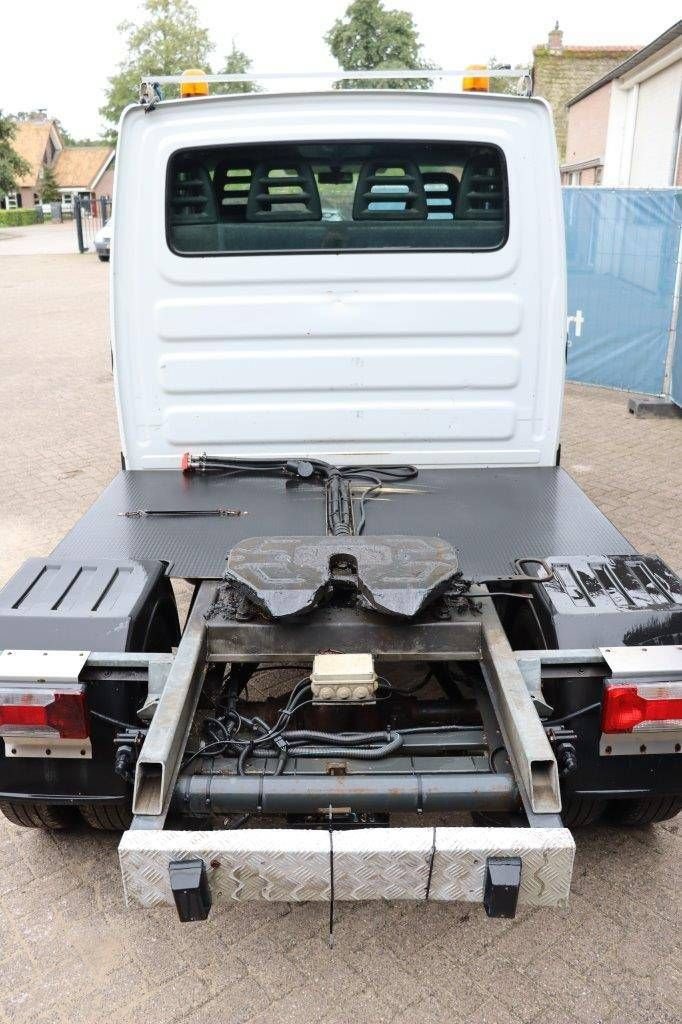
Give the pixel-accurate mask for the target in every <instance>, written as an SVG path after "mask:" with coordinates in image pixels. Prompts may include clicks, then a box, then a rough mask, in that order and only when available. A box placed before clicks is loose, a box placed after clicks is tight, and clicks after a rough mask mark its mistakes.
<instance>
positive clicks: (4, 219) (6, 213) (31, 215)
mask: <svg viewBox="0 0 682 1024" xmlns="http://www.w3.org/2000/svg"><path fill="white" fill-rule="evenodd" d="M36 220H37V214H36V211H35V210H0V228H2V227H4V228H21V227H25V226H26V225H27V224H35V223H36Z"/></svg>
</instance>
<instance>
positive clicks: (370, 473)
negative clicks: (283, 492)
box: [185, 454, 419, 535]
mask: <svg viewBox="0 0 682 1024" xmlns="http://www.w3.org/2000/svg"><path fill="white" fill-rule="evenodd" d="M185 471H186V472H195V473H212V474H220V475H221V476H250V475H259V474H262V475H265V476H283V477H288V478H290V479H298V480H301V481H304V482H305V481H308V482H310V483H314V482H321V483H323V484H324V485H325V486H334V487H336V484H337V483H339V482H341V481H346V482H348V483H353V482H355V481H362V482H363V483H369V484H370V485H371V486H370V487H368V488H366V489H365V491H364V492H363V493H362V494H361V495H360V497H359V498H358V502H357V507H358V514H357V519H356V522H355V524H354V525H355V531H354V532H355V534H356V535H359V534H361V533H362V531H363V530H364V528H365V522H366V519H367V510H366V504H367V501H368V500H370V499H371V498H373V497H375V496H376V495H377V494H379V493H380V491H381V489H382V487H383V486H384V485H385V484H387V483H403V482H405V481H406V480H414V479H415V477H417V476H418V474H419V470H418V469H417V467H416V466H412V465H408V464H404V465H400V464H399V465H387V466H383V465H374V464H369V465H358V466H334V465H332V464H331V463H330V462H324V461H323V460H321V459H255V460H242V459H230V458H227V457H223V456H220V455H206V454H203V455H199V456H192V457H189V458H188V459H187V462H186V466H185ZM332 507H333V510H334V513H333V516H332V518H334V519H335V520H338V521H335V522H333V523H332V524H331V525H332V532H335V531H334V528H336V529H337V530H338V531H339V533H341V534H343V533H350V531H351V526H350V520H351V516H350V514H349V513H350V510H349V509H346V508H345V500H344V496H343V495H342V494H341V493H340V491H339V490H338V488H336V492H335V494H334V501H333V502H332Z"/></svg>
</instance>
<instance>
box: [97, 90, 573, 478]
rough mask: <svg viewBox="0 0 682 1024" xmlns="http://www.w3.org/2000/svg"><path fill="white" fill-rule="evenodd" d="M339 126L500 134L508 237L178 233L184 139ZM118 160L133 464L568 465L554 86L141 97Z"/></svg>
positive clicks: (129, 459) (116, 313)
mask: <svg viewBox="0 0 682 1024" xmlns="http://www.w3.org/2000/svg"><path fill="white" fill-rule="evenodd" d="M329 138H334V139H335V140H339V139H349V140H362V139H396V138H399V139H414V140H416V141H418V140H422V141H435V142H438V141H461V142H480V143H490V144H493V145H496V146H499V147H500V148H501V149H502V150H503V152H504V155H505V159H506V164H507V173H508V186H509V208H510V224H509V238H508V241H507V242H506V244H505V245H504V246H503V247H502V248H501V249H499V250H497V251H495V252H474V253H464V252H446V251H440V252H346V253H340V254H336V253H333V252H331V251H330V252H320V253H317V254H313V255H311V254H307V255H298V254H291V253H288V254H281V255H260V254H256V255H248V256H214V257H194V258H185V257H181V256H178V255H175V254H174V253H173V252H171V251H170V249H169V248H168V246H167V244H166V237H165V196H164V189H165V179H166V170H167V166H168V161H169V159H170V157H171V156H172V154H173V153H174V152H176V151H177V150H179V149H184V148H187V147H191V146H206V145H222V144H228V143H238V142H244V143H253V142H267V141H273V142H278V141H296V140H299V141H300V140H308V141H315V140H324V139H329ZM140 168H144V173H143V174H141V173H140ZM116 177H117V180H116V192H115V203H116V210H117V212H116V238H115V239H114V245H113V257H112V258H113V265H112V281H113V288H112V313H113V329H114V363H115V375H116V387H117V398H118V409H119V418H120V426H121V433H122V438H123V449H124V454H125V456H126V464H127V466H128V467H129V468H131V469H139V468H175V467H177V465H178V463H179V458H180V455H181V453H182V452H183V451H184V450H186V449H188V448H194V449H197V448H200V449H201V450H204V449H205V450H207V451H210V452H219V453H222V454H231V455H235V456H239V455H245V456H248V457H257V456H272V455H285V456H288V457H293V456H306V455H307V456H312V455H315V456H317V457H322V458H325V457H326V458H329V459H331V460H337V461H353V460H354V459H355V460H357V461H364V460H366V459H367V458H368V457H371V459H372V461H395V460H396V459H399V460H409V461H412V462H416V463H418V464H420V465H449V466H454V465H537V464H539V465H551V464H553V463H554V460H555V453H556V448H557V444H558V435H559V425H560V419H561V394H562V384H563V366H564V345H565V271H564V257H563V249H564V240H563V224H562V212H561V201H560V191H559V179H558V171H557V165H556V154H555V145H554V138H553V133H552V127H551V118H550V115H549V112H548V109H547V107H546V105H545V104H544V103H543V102H541V101H538V100H523V99H519V98H516V97H500V96H484V95H460V96H453V95H444V94H433V93H409V92H399V91H394V92H390V91H383V92H382V91H381V90H372V91H370V92H356V91H353V90H346V91H340V92H338V93H334V92H329V93H321V94H303V95H302V94H298V95H286V94H273V95H260V96H259V95H257V96H226V97H215V98H211V99H209V100H192V101H189V102H187V101H183V102H180V101H177V102H169V103H164V104H161V105H160V106H159V107H157V109H156V110H154V111H153V112H152V113H149V114H144V113H143V112H142V110H141V109H140V108H135V107H134V108H130V109H129V110H128V111H127V112H126V113H125V114H124V117H123V120H122V125H121V136H120V144H119V155H118V161H117V172H116Z"/></svg>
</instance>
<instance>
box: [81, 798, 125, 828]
mask: <svg viewBox="0 0 682 1024" xmlns="http://www.w3.org/2000/svg"><path fill="white" fill-rule="evenodd" d="M80 812H81V815H82V816H83V819H84V820H85V823H86V824H87V825H89V826H90V828H96V829H98V830H100V831H106V832H125V830H126V829H127V828H129V827H130V822H131V821H132V817H133V816H132V813H131V812H130V811H129V810H128V808H127V807H119V806H116V805H112V804H85V805H84V806H83V807H81V808H80Z"/></svg>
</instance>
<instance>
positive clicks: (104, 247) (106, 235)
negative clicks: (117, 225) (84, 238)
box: [95, 217, 114, 263]
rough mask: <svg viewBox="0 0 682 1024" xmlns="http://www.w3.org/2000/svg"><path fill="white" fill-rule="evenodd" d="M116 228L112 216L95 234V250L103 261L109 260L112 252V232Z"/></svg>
mask: <svg viewBox="0 0 682 1024" xmlns="http://www.w3.org/2000/svg"><path fill="white" fill-rule="evenodd" d="M113 230H114V219H113V217H110V218H109V220H108V221H107V222H106V224H105V225H104V226H103V227H101V228H100V229H99V231H98V232H97V234H96V235H95V252H96V253H97V256H98V258H99V259H100V260H101V261H102V263H108V262H109V255H110V253H111V234H112V232H113Z"/></svg>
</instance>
